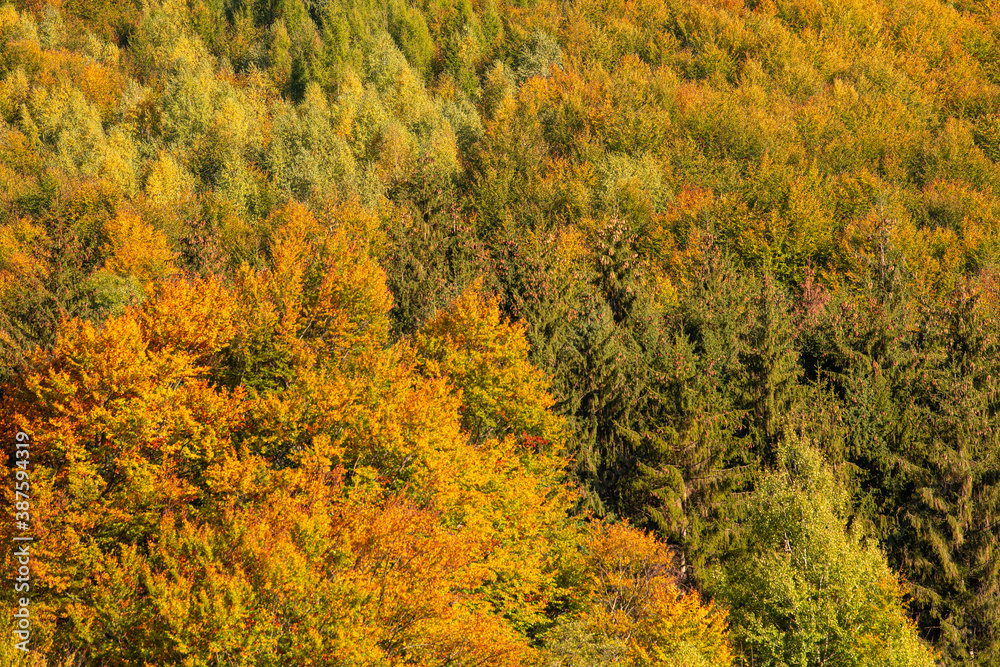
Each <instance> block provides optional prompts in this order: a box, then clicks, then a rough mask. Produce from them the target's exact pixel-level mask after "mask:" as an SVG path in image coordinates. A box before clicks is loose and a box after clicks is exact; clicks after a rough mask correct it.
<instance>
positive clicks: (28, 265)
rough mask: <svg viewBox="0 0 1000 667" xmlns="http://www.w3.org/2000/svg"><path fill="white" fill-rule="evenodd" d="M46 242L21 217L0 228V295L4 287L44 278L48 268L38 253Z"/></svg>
mask: <svg viewBox="0 0 1000 667" xmlns="http://www.w3.org/2000/svg"><path fill="white" fill-rule="evenodd" d="M47 240H48V239H47V235H46V234H45V230H44V229H43V228H42V227H41V226H40V225H35V224H32V223H31V222H30V221H29V220H26V219H24V218H18V219H17V220H15V221H14V222H13V223H11V224H9V225H3V226H0V294H3V291H4V289H5V288H6V287H8V286H13V285H16V284H19V283H22V282H24V281H29V282H31V281H39V280H41V279H43V278H45V277H46V276H47V275H48V273H49V267H48V265H47V262H45V258H44V257H43V256H41V253H40V252H39V249H40V248H42V247H44V246H45V244H46V241H47Z"/></svg>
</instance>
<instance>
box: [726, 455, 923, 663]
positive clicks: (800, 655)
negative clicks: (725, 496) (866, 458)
mask: <svg viewBox="0 0 1000 667" xmlns="http://www.w3.org/2000/svg"><path fill="white" fill-rule="evenodd" d="M777 463H778V467H777V469H776V470H774V471H773V472H769V473H767V474H765V475H764V476H763V477H762V479H761V480H760V482H759V484H758V486H757V488H756V489H755V490H754V492H753V493H752V494H751V495H750V496H749V497H748V498H747V503H746V510H745V514H744V517H743V519H742V521H741V524H740V535H739V538H738V542H737V545H738V546H736V547H735V548H734V550H733V551H732V552H731V553H729V554H727V556H726V558H725V559H724V560H723V561H722V563H721V564H720V566H719V567H718V569H717V570H716V571H715V572H714V573H713V575H712V576H711V578H710V581H711V584H710V586H709V590H710V591H711V592H712V593H714V594H715V595H716V598H717V599H718V600H719V601H720V602H722V603H724V604H725V605H727V606H728V608H729V609H730V621H731V624H732V625H731V627H732V632H733V642H734V644H735V646H736V647H737V648H738V649H739V651H740V654H741V657H742V660H743V661H744V662H745V663H747V664H754V665H775V666H778V665H781V666H784V665H788V666H791V665H802V666H805V665H813V664H829V665H911V666H915V665H925V666H927V667H930V665H933V664H934V657H933V655H932V653H931V651H930V650H929V649H928V648H927V646H926V645H924V644H923V642H922V641H921V640H920V639H919V638H918V636H917V631H916V627H915V626H914V624H913V622H912V621H911V620H910V619H909V618H907V616H906V607H905V605H904V598H905V595H906V588H905V584H904V583H903V582H902V581H900V580H899V579H898V577H897V576H896V575H895V574H893V573H892V571H891V570H890V569H889V567H888V565H887V564H886V560H885V556H884V555H883V554H882V553H881V551H879V549H878V548H877V547H876V546H874V545H873V544H872V543H871V542H870V541H868V540H867V539H865V538H864V537H863V536H862V535H860V534H859V533H858V532H857V531H851V530H848V528H847V518H848V510H849V496H848V495H847V494H846V493H845V491H844V490H843V487H842V486H841V484H840V482H839V481H838V480H837V478H836V477H835V476H834V474H833V472H832V471H831V469H830V468H829V467H828V466H827V465H826V464H825V462H824V461H823V458H822V455H821V454H820V453H819V452H818V451H817V450H815V449H813V448H812V447H811V446H810V445H809V444H807V443H805V442H803V441H801V440H799V439H798V438H796V437H791V438H789V439H787V440H786V441H785V442H784V443H783V445H782V447H781V448H780V449H779V451H778V461H777Z"/></svg>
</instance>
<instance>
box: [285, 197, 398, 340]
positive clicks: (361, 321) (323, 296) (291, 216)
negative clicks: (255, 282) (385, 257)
mask: <svg viewBox="0 0 1000 667" xmlns="http://www.w3.org/2000/svg"><path fill="white" fill-rule="evenodd" d="M272 225H273V226H274V228H275V229H276V232H275V238H276V239H278V240H277V242H276V243H275V246H274V249H273V251H272V256H273V257H274V267H273V270H272V274H271V275H270V276H268V280H267V286H268V291H270V292H271V294H272V295H273V297H272V298H273V299H274V302H275V305H276V306H277V307H278V311H279V313H280V316H281V319H282V329H283V331H284V333H285V335H287V336H293V337H296V338H298V339H300V340H302V341H305V342H307V343H308V344H309V345H310V346H312V347H313V349H315V351H316V352H324V351H325V352H327V353H328V354H329V353H333V352H335V351H340V352H341V353H342V352H343V351H344V350H345V349H350V348H351V347H352V346H354V345H355V344H358V343H361V344H368V345H371V344H381V343H382V342H384V341H385V338H386V336H387V335H388V330H389V320H388V312H389V309H390V308H391V305H392V297H391V295H390V294H389V290H388V288H387V287H386V283H385V274H384V272H383V271H382V270H381V269H380V268H379V266H378V265H377V264H376V263H375V261H374V260H373V259H372V258H371V257H370V256H368V255H367V254H366V253H365V252H364V251H363V248H360V247H359V246H358V244H357V243H356V242H354V241H353V240H352V239H350V238H349V237H348V230H346V229H344V227H342V226H336V227H329V228H326V229H324V228H323V227H322V226H321V225H320V224H319V223H318V221H317V220H316V219H315V217H314V216H313V215H312V214H311V213H309V211H307V210H306V209H305V207H303V206H302V205H300V204H296V203H290V204H288V205H287V206H286V207H285V208H283V209H280V210H278V211H277V212H275V213H274V214H272Z"/></svg>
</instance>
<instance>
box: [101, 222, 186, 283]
mask: <svg viewBox="0 0 1000 667" xmlns="http://www.w3.org/2000/svg"><path fill="white" fill-rule="evenodd" d="M105 233H106V234H107V235H108V237H109V239H110V241H109V243H107V244H106V245H105V247H104V248H103V250H104V252H105V254H106V255H107V256H108V258H107V259H106V260H105V263H104V267H105V268H106V269H107V270H109V271H111V272H112V273H116V274H118V275H120V276H129V275H131V276H134V277H135V278H136V279H137V280H139V281H140V282H141V283H142V284H146V283H148V282H151V281H153V280H157V279H162V278H169V277H170V276H171V275H173V274H174V273H175V272H176V271H177V269H176V268H175V267H174V259H175V258H176V253H174V252H171V250H170V247H169V246H168V244H167V239H166V237H165V236H164V235H163V232H161V231H160V230H158V229H156V228H154V227H153V226H152V225H150V224H149V223H147V222H144V221H143V220H142V219H141V218H139V216H137V215H135V214H131V213H119V214H118V215H117V216H115V217H114V218H112V219H110V220H109V221H108V222H107V223H106V224H105Z"/></svg>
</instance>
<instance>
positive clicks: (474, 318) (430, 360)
mask: <svg viewBox="0 0 1000 667" xmlns="http://www.w3.org/2000/svg"><path fill="white" fill-rule="evenodd" d="M481 289H482V283H481V282H479V281H477V282H476V283H474V284H473V285H472V286H471V287H470V288H469V289H467V290H466V291H465V292H464V293H463V294H462V295H461V296H459V298H458V299H456V300H455V302H454V303H453V304H452V305H451V307H449V308H448V310H446V311H442V312H441V313H439V314H438V316H437V317H436V318H435V319H434V320H432V321H431V322H429V323H428V324H427V326H426V327H424V329H423V330H422V331H421V332H420V333H419V334H418V335H417V338H416V349H417V352H418V354H419V355H420V356H421V357H422V359H423V360H424V361H425V364H426V373H427V375H429V376H431V377H447V378H448V379H449V380H450V381H451V382H452V384H453V386H454V387H455V388H456V389H457V390H460V391H461V398H462V409H461V411H462V426H463V428H464V429H465V430H466V431H467V432H468V433H469V435H470V437H471V439H472V442H473V443H482V442H483V441H485V440H486V439H488V438H503V437H505V436H506V435H508V434H512V435H521V434H524V433H527V434H531V435H536V436H539V437H542V438H545V439H547V440H559V439H561V437H562V435H561V429H562V423H561V421H560V420H559V419H558V418H557V417H555V416H554V415H553V414H552V413H551V412H549V408H551V406H552V405H553V403H554V401H553V399H552V397H551V396H550V395H549V394H548V379H547V378H546V377H545V375H544V374H543V373H542V372H541V371H539V370H538V369H537V368H535V367H534V366H532V365H531V364H530V363H529V361H528V343H527V340H526V339H525V337H524V326H523V325H521V324H520V323H508V322H506V321H503V320H502V318H501V315H500V307H499V304H498V302H497V300H496V299H495V298H487V297H485V296H484V295H482V294H481Z"/></svg>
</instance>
